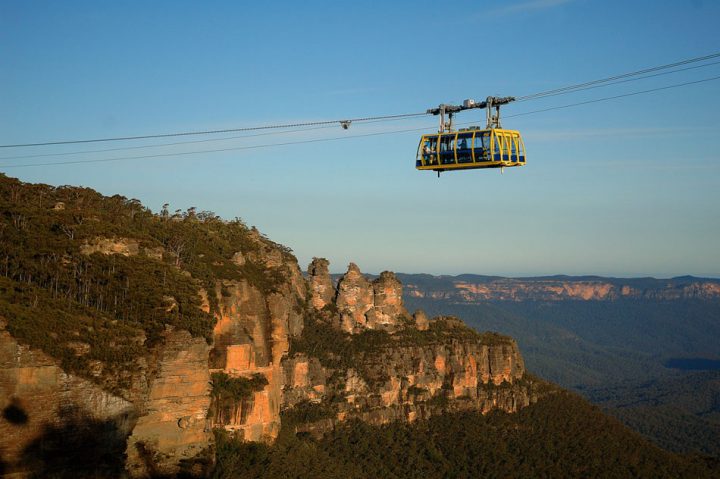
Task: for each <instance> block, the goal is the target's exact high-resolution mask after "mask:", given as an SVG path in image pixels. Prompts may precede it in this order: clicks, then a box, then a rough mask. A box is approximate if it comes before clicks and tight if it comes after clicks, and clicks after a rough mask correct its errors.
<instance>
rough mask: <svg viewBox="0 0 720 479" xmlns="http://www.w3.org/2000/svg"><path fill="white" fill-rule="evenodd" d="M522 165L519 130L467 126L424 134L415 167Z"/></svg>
mask: <svg viewBox="0 0 720 479" xmlns="http://www.w3.org/2000/svg"><path fill="white" fill-rule="evenodd" d="M523 165H525V144H524V143H523V140H522V137H521V136H520V132H518V131H515V130H503V129H499V128H492V129H484V130H481V129H478V128H467V129H463V130H460V131H450V132H446V133H435V134H430V135H423V137H422V138H421V139H420V146H419V147H418V153H417V160H416V162H415V168H417V169H418V170H433V171H437V172H438V174H440V172H441V171H452V170H470V169H474V168H504V167H510V166H523Z"/></svg>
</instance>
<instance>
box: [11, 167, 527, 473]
mask: <svg viewBox="0 0 720 479" xmlns="http://www.w3.org/2000/svg"><path fill="white" fill-rule="evenodd" d="M58 205H62V206H61V207H59V206H58ZM0 213H1V215H0V219H1V220H2V225H1V226H0V408H2V409H3V415H2V418H0V433H2V434H1V435H0V466H1V467H2V470H3V471H5V472H7V473H16V474H18V475H19V476H23V475H26V474H52V473H53V471H64V470H66V469H68V468H70V469H71V470H74V471H76V472H77V474H78V475H80V476H82V475H90V476H115V475H121V474H125V473H127V474H129V475H130V476H131V477H149V476H156V475H176V474H180V473H183V474H189V475H193V476H202V475H204V474H206V473H207V471H208V470H210V468H212V465H213V457H214V455H213V442H214V435H213V431H215V430H218V429H220V430H224V431H226V433H228V434H231V435H234V436H235V437H238V438H241V439H243V440H246V441H260V442H264V443H272V442H273V441H274V440H275V438H277V437H278V434H279V433H280V430H281V428H286V427H289V428H293V430H295V431H297V432H301V431H307V432H312V433H314V434H322V433H323V432H325V431H329V430H330V429H332V428H334V427H335V426H336V425H338V424H339V423H342V422H345V421H348V420H349V419H360V420H363V421H366V422H369V423H372V424H384V423H387V422H390V421H395V420H399V421H406V422H413V421H416V420H418V419H426V418H428V417H431V416H433V415H437V414H441V413H443V412H447V411H460V410H477V411H482V412H487V411H490V410H492V409H500V410H504V411H508V412H514V411H518V410H519V409H521V408H523V407H524V406H527V405H529V404H530V403H532V402H534V401H535V400H536V399H537V397H538V392H537V391H538V384H539V383H538V382H537V381H536V380H533V379H530V378H529V377H528V376H527V375H526V374H525V370H524V365H523V360H522V357H521V355H520V352H519V351H518V348H517V345H516V343H515V342H514V341H513V340H512V339H511V338H507V337H503V336H500V335H496V334H491V333H486V334H478V333H477V332H475V331H473V330H471V329H469V328H467V327H466V326H465V325H464V324H463V323H462V322H461V321H459V320H457V319H454V318H444V317H439V318H434V319H429V318H427V317H426V315H425V314H424V313H423V312H421V311H418V312H416V313H415V314H413V315H410V314H409V313H408V311H407V310H406V309H405V306H404V304H403V300H402V296H403V294H402V293H403V292H402V284H401V282H400V280H399V279H398V278H397V277H396V275H394V274H393V273H390V272H384V273H382V274H381V275H380V276H379V277H377V278H375V279H374V280H369V279H368V278H366V277H365V276H364V275H363V274H362V273H361V272H360V269H359V268H358V267H357V266H356V265H354V264H351V265H350V266H349V268H348V271H347V273H346V274H345V275H343V277H342V278H341V279H340V281H339V282H338V284H337V287H335V286H334V283H333V281H332V280H331V278H330V276H329V273H328V262H327V261H326V260H323V259H315V260H314V261H313V263H312V264H311V265H310V267H309V269H308V275H307V277H304V276H303V274H302V272H301V270H300V268H299V266H298V264H297V260H296V259H295V257H294V256H293V255H292V254H291V252H290V250H289V249H287V248H285V247H283V246H281V245H278V244H276V243H274V242H272V241H270V240H269V239H267V238H266V237H264V236H263V235H261V234H260V233H259V232H258V231H257V230H256V229H255V228H249V227H247V226H246V225H245V224H244V223H242V221H240V220H234V221H230V222H228V221H223V220H221V219H220V218H218V217H217V216H215V215H214V214H212V213H211V212H204V211H203V212H197V211H196V210H195V209H194V208H191V209H189V210H187V211H186V212H183V213H180V212H178V213H176V214H174V215H170V214H169V213H168V212H167V211H166V210H163V211H162V212H161V213H160V214H153V213H152V212H150V211H149V210H147V209H146V208H144V207H142V205H140V203H139V202H137V201H136V200H128V199H127V198H123V197H120V196H114V197H103V196H101V195H99V194H98V193H96V192H94V191H92V190H89V189H83V188H71V187H59V188H54V187H51V186H47V185H27V184H23V183H20V182H19V181H17V180H13V179H9V178H5V177H2V178H0ZM91 446H92V447H91ZM88 448H90V449H91V450H92V451H93V453H92V454H82V453H81V451H83V450H88ZM108 458H112V460H109V459H108Z"/></svg>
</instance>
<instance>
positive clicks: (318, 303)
mask: <svg viewBox="0 0 720 479" xmlns="http://www.w3.org/2000/svg"><path fill="white" fill-rule="evenodd" d="M329 265H330V262H329V261H328V260H326V259H325V258H313V260H312V262H311V263H310V265H308V277H309V283H310V284H309V286H310V294H311V297H310V302H311V304H312V307H313V308H315V309H318V310H319V309H323V308H324V307H325V306H326V305H328V304H330V303H332V301H333V300H334V299H335V287H334V286H333V283H332V279H330V271H329V270H328V266H329Z"/></svg>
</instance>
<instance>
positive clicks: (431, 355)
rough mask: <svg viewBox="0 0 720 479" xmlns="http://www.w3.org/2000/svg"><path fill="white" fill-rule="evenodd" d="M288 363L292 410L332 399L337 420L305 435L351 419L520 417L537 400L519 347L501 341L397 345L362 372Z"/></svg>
mask: <svg viewBox="0 0 720 479" xmlns="http://www.w3.org/2000/svg"><path fill="white" fill-rule="evenodd" d="M439 321H443V320H442V319H441V320H439ZM284 365H285V368H284V372H285V384H286V390H285V394H284V404H285V407H286V408H291V407H293V406H295V405H297V404H298V403H301V402H303V401H309V402H315V403H321V402H322V401H323V400H324V399H326V398H328V397H332V410H333V416H332V417H329V418H327V419H326V420H325V421H323V422H321V423H320V425H318V424H310V425H306V427H305V429H303V428H302V427H301V430H316V431H317V430H320V431H324V430H326V429H327V428H328V427H332V426H333V425H334V424H335V423H337V422H338V421H344V420H347V419H350V418H358V419H362V420H364V421H367V422H370V423H372V424H385V423H387V422H390V421H394V420H403V421H414V420H416V419H425V418H428V417H430V416H431V415H433V414H439V413H442V412H444V411H449V410H470V409H472V410H478V411H481V412H483V413H485V412H488V411H490V410H493V409H500V410H504V411H507V412H515V411H517V410H518V409H520V408H522V407H525V406H527V405H529V404H530V403H531V402H532V401H534V400H535V399H536V398H535V394H534V392H533V390H532V388H531V387H529V383H528V381H526V380H525V378H524V376H525V368H524V363H523V360H522V357H521V355H520V353H519V351H518V348H517V345H516V344H515V342H514V341H513V340H511V339H509V338H505V337H500V336H492V337H491V338H487V337H486V338H482V337H477V338H470V337H468V338H465V339H458V340H454V341H450V342H446V343H445V342H438V343H434V344H427V345H422V346H418V345H402V344H400V345H394V344H390V345H388V346H386V347H382V348H380V349H378V350H375V351H372V352H368V353H367V354H364V355H362V357H361V358H359V366H360V367H361V369H362V371H359V370H357V369H355V368H348V369H339V370H332V369H328V368H324V367H323V366H322V365H321V364H320V362H319V361H317V360H313V358H307V357H305V356H304V355H299V356H297V357H295V358H292V359H290V360H288V361H286V362H285V364H284Z"/></svg>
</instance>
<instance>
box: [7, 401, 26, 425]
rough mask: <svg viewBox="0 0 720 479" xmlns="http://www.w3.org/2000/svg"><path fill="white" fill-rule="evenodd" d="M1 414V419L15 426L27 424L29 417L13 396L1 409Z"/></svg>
mask: <svg viewBox="0 0 720 479" xmlns="http://www.w3.org/2000/svg"><path fill="white" fill-rule="evenodd" d="M2 416H3V419H5V420H6V421H7V422H9V423H10V424H13V425H15V426H22V425H24V424H27V422H28V419H29V418H28V415H27V413H26V412H25V410H24V409H23V408H22V406H21V405H20V403H19V402H18V401H17V399H15V398H13V400H12V402H10V404H9V405H8V406H7V407H5V409H3V412H2Z"/></svg>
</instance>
